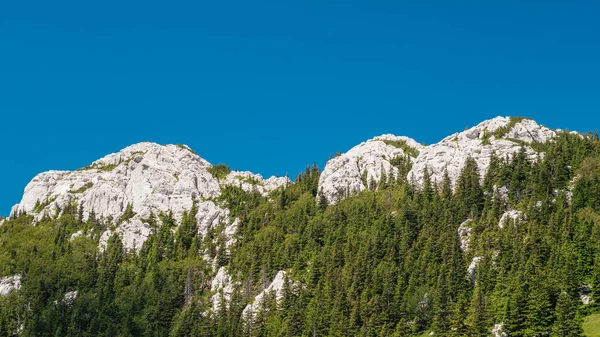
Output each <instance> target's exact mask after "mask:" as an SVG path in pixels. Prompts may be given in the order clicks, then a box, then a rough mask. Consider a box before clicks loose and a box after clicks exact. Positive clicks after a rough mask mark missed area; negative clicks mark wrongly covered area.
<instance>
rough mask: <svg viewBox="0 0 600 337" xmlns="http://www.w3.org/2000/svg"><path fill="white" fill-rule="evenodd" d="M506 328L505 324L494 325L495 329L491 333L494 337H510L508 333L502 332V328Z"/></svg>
mask: <svg viewBox="0 0 600 337" xmlns="http://www.w3.org/2000/svg"><path fill="white" fill-rule="evenodd" d="M503 327H504V323H498V324H494V328H493V329H492V331H491V333H492V336H494V337H508V334H507V333H506V332H502V328H503Z"/></svg>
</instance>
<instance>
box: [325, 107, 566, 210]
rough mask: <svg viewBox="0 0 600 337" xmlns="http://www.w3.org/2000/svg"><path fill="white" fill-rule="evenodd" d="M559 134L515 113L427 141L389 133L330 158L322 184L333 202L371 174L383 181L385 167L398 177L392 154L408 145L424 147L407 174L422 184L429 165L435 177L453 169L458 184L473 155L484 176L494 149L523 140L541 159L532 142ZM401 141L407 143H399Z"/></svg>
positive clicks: (507, 149)
mask: <svg viewBox="0 0 600 337" xmlns="http://www.w3.org/2000/svg"><path fill="white" fill-rule="evenodd" d="M555 136H556V132H555V131H553V130H550V129H548V128H546V127H544V126H541V125H538V124H537V123H536V122H535V121H532V120H530V119H519V118H510V117H496V118H493V119H491V120H487V121H484V122H482V123H480V124H478V125H477V126H474V127H472V128H470V129H467V130H465V131H463V132H460V133H456V134H454V135H451V136H448V137H446V138H444V139H442V141H440V142H439V143H437V144H432V145H429V146H423V145H421V144H419V143H417V142H416V141H414V140H413V139H410V138H407V137H398V136H393V135H383V136H379V137H375V138H373V139H371V140H368V141H366V142H363V143H361V144H359V145H357V146H355V147H353V148H352V149H351V150H350V151H348V152H346V153H344V154H342V155H341V156H339V157H336V158H333V159H331V160H329V161H328V162H327V164H326V165H325V169H324V170H323V173H322V174H321V179H320V180H319V190H320V191H321V193H323V194H324V196H325V197H326V198H327V199H328V200H329V202H335V201H337V200H339V199H343V198H345V197H346V196H348V195H353V194H356V193H358V192H360V191H362V190H364V189H366V188H367V187H368V186H367V185H368V183H369V182H370V181H371V179H373V180H374V181H375V182H379V180H380V179H381V173H382V172H383V173H384V174H386V175H388V176H389V175H390V171H391V175H393V176H394V177H395V175H396V174H397V172H398V170H397V169H396V168H395V167H394V166H392V165H391V164H390V160H391V159H392V158H394V157H397V156H404V155H405V154H407V153H405V152H406V151H405V150H406V148H407V147H408V148H410V149H413V150H410V151H408V152H410V153H411V154H413V155H415V154H417V153H418V155H415V156H414V157H412V156H411V157H410V158H411V161H412V164H413V165H412V169H411V170H410V172H409V173H408V175H407V179H408V181H412V182H414V183H416V184H421V183H422V182H423V173H424V169H425V168H426V167H427V169H428V172H429V174H430V177H431V180H432V181H434V182H437V183H441V182H442V181H443V178H444V172H448V176H449V177H450V180H451V181H452V183H453V184H454V183H455V182H456V180H457V179H458V177H459V176H460V172H461V170H462V169H463V167H464V165H465V163H466V160H467V158H469V157H471V158H473V159H474V160H475V161H476V162H477V166H478V168H479V173H480V174H481V176H482V177H483V175H484V174H485V173H486V171H487V168H488V166H489V164H490V158H491V156H492V153H495V154H496V156H498V157H501V158H504V157H505V156H509V155H512V154H514V153H516V152H518V151H519V150H520V148H521V145H522V144H523V145H526V146H525V150H526V154H527V155H528V157H529V158H531V159H535V158H537V156H538V154H537V153H536V152H535V151H534V150H533V149H532V148H531V147H530V146H528V144H531V143H534V142H537V143H544V142H546V141H549V140H551V139H553V138H554V137H555ZM398 141H400V142H402V143H403V145H402V146H398ZM394 144H396V146H394ZM414 150H416V151H414ZM365 173H366V178H365Z"/></svg>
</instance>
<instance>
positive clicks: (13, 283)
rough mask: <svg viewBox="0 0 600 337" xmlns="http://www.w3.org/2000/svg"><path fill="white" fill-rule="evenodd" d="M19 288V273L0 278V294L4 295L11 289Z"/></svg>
mask: <svg viewBox="0 0 600 337" xmlns="http://www.w3.org/2000/svg"><path fill="white" fill-rule="evenodd" d="M19 289H21V275H13V276H9V277H5V278H2V279H0V296H6V295H8V294H10V293H11V292H12V291H13V290H19Z"/></svg>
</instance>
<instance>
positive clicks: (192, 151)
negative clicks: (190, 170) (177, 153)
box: [175, 144, 198, 155]
mask: <svg viewBox="0 0 600 337" xmlns="http://www.w3.org/2000/svg"><path fill="white" fill-rule="evenodd" d="M175 145H176V146H177V147H178V148H180V149H184V150H188V151H190V152H191V153H193V154H195V155H198V154H197V153H196V151H194V150H192V149H191V148H189V147H188V146H187V145H183V144H175Z"/></svg>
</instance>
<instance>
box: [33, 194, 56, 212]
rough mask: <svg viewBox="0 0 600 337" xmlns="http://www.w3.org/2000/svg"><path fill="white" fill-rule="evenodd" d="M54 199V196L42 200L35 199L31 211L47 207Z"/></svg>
mask: <svg viewBox="0 0 600 337" xmlns="http://www.w3.org/2000/svg"><path fill="white" fill-rule="evenodd" d="M54 200H56V197H52V198H49V199H47V200H46V201H44V202H40V201H39V200H37V201H36V202H35V206H34V207H33V212H34V213H39V212H41V211H42V210H43V209H44V208H46V207H48V206H49V205H50V204H51V203H53V202H54Z"/></svg>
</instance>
